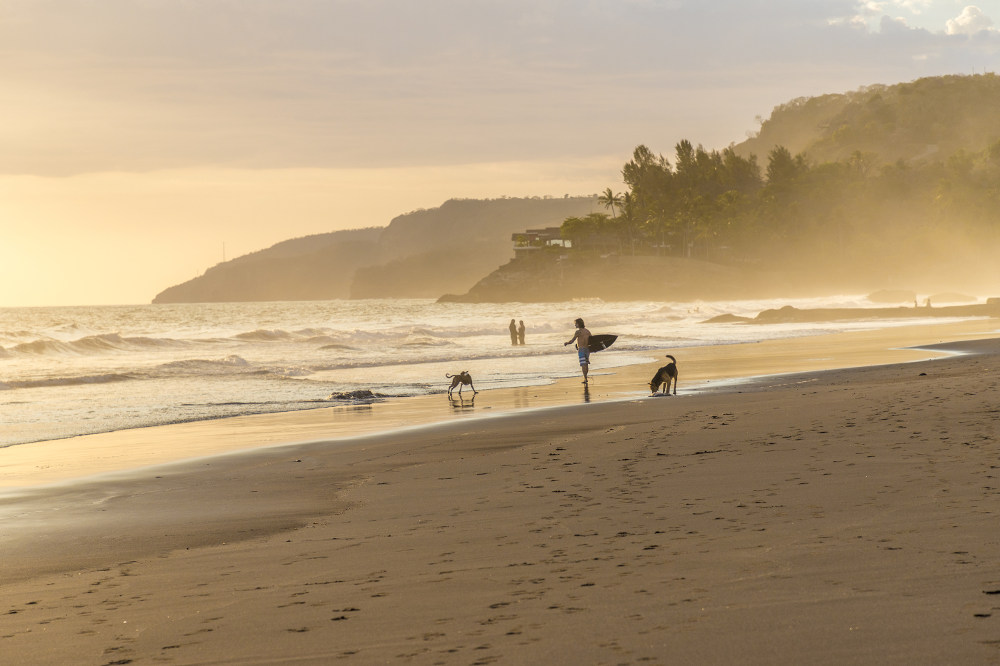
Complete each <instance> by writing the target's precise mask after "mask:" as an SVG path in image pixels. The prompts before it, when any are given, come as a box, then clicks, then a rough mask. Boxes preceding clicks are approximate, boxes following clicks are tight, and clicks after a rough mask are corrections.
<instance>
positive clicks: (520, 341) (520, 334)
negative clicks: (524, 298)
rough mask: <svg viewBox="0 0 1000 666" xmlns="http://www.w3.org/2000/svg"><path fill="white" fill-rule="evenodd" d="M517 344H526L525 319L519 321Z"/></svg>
mask: <svg viewBox="0 0 1000 666" xmlns="http://www.w3.org/2000/svg"><path fill="white" fill-rule="evenodd" d="M517 344H519V345H523V344H524V320H523V319H522V320H521V321H519V322H518V323H517Z"/></svg>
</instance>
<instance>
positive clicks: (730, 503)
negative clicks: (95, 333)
mask: <svg viewBox="0 0 1000 666" xmlns="http://www.w3.org/2000/svg"><path fill="white" fill-rule="evenodd" d="M932 328H933V331H928V330H924V331H908V332H905V333H904V332H901V331H896V332H895V333H896V340H897V341H900V340H906V339H916V338H919V339H922V340H923V345H924V346H925V347H928V348H929V349H927V350H926V351H922V352H917V353H915V352H913V351H912V350H899V352H898V353H896V352H892V353H888V354H887V353H886V352H885V351H884V350H883V351H881V352H877V351H876V350H877V349H878V345H879V344H882V343H884V338H883V337H882V336H881V334H880V332H867V333H865V334H861V335H851V334H848V335H846V336H843V337H841V336H839V335H838V338H837V339H836V340H834V339H833V338H831V337H829V336H823V338H822V341H821V340H820V339H818V338H816V339H813V343H814V344H813V345H811V346H810V345H805V344H804V343H799V344H802V346H801V347H798V348H796V347H797V345H792V347H791V348H788V347H781V346H779V345H773V346H756V345H755V346H754V347H753V351H755V352H758V353H757V354H756V355H755V356H754V359H755V361H754V362H753V363H748V364H745V365H743V366H741V369H742V370H743V371H746V372H751V371H754V370H756V369H758V368H759V367H760V365H761V364H764V365H766V364H770V366H771V367H776V364H777V363H778V362H779V361H781V362H786V361H788V362H790V361H793V360H794V361H795V363H796V364H797V366H798V367H800V368H801V367H802V366H807V365H815V366H824V367H811V368H804V369H801V370H800V371H798V372H794V373H787V372H786V373H781V374H773V373H772V374H770V375H767V376H763V377H762V376H756V378H755V379H754V380H753V381H750V382H747V383H745V384H741V385H739V386H735V387H733V386H730V387H726V388H725V389H723V390H719V391H711V390H709V391H695V392H691V393H689V394H688V395H684V390H685V389H684V387H685V383H684V378H685V376H686V375H685V374H684V368H685V365H683V364H684V363H685V361H688V363H691V364H692V365H697V364H702V363H704V364H706V368H705V369H704V372H705V373H706V374H711V373H712V372H716V371H718V372H721V371H722V370H723V369H726V368H730V369H731V368H732V363H731V361H732V359H733V358H734V356H733V355H735V354H738V353H739V352H741V351H746V349H745V348H744V349H742V350H741V349H737V348H729V349H715V350H706V351H705V352H704V354H705V356H704V358H701V359H699V360H697V361H695V360H694V356H695V355H694V354H690V355H689V354H687V353H685V355H684V356H682V357H679V361H680V362H681V363H682V365H681V369H682V374H681V395H679V396H678V398H680V399H662V398H660V399H655V400H654V399H647V398H645V397H642V396H640V397H636V398H635V399H630V398H628V397H625V398H622V399H606V400H596V401H593V402H592V403H591V404H589V405H584V404H582V401H581V400H579V394H580V387H579V386H566V387H563V388H562V389H561V390H562V391H563V392H564V393H565V394H566V396H569V395H572V396H575V397H576V398H577V404H573V405H565V404H564V405H563V406H560V407H554V408H552V409H544V410H522V411H513V412H511V413H509V414H506V415H505V416H504V418H500V419H489V420H484V419H466V418H457V419H452V420H450V421H448V422H446V423H439V424H436V425H433V426H430V427H418V428H413V429H410V430H407V431H406V432H381V433H372V434H369V435H365V436H363V437H359V438H354V439H343V440H331V439H321V438H320V439H316V440H314V441H311V442H308V443H300V444H288V445H281V446H269V447H268V446H265V447H260V448H256V449H253V450H242V451H239V452H232V453H229V454H223V453H220V454H219V455H215V456H214V457H204V456H202V457H195V458H192V459H188V460H186V461H182V462H175V463H172V464H169V465H159V466H156V467H150V468H143V469H136V468H134V467H126V468H124V469H123V470H122V471H121V472H118V473H114V474H108V475H105V476H103V477H100V478H91V479H86V480H77V481H73V482H66V483H59V484H54V485H49V486H46V487H34V488H27V489H21V490H18V491H16V492H15V491H10V492H7V493H4V494H3V495H2V496H0V580H2V581H3V583H0V600H2V601H3V603H4V604H5V605H6V608H2V609H0V648H2V649H3V650H4V653H5V654H9V655H16V656H17V657H16V658H17V661H18V663H22V664H49V663H70V662H72V663H94V664H107V663H127V662H133V663H147V662H150V661H164V662H168V663H179V664H193V663H220V664H221V663H247V662H251V661H253V662H257V663H281V662H287V661H289V660H294V661H296V662H302V663H308V664H321V663H330V662H332V661H339V660H344V661H346V662H348V663H350V662H352V661H353V662H355V663H384V662H393V661H402V662H412V663H444V664H462V663H470V662H481V663H635V662H640V661H643V662H652V663H733V662H735V661H739V662H740V663H746V664H768V663H775V661H781V662H787V663H792V662H796V663H798V662H802V663H816V664H843V663H899V664H903V663H907V664H909V663H921V664H923V663H927V664H931V663H969V664H979V663H982V664H986V663H992V662H993V661H995V660H996V658H997V656H998V652H997V650H998V647H997V646H998V645H1000V602H998V601H996V599H997V597H996V596H993V595H997V594H1000V577H998V575H997V571H996V567H995V562H996V553H997V549H998V548H1000V540H998V537H997V536H996V529H995V527H996V518H997V514H998V513H1000V490H998V483H1000V482H998V481H997V478H998V476H1000V470H998V465H997V462H996V456H995V446H994V444H995V441H996V440H995V437H996V432H997V424H998V421H997V415H996V395H998V391H1000V379H998V378H1000V336H998V335H996V332H995V331H994V332H993V334H992V335H988V336H985V335H982V334H981V333H982V332H977V331H976V329H975V327H971V326H970V327H960V328H959V329H955V328H948V329H947V331H945V330H943V329H940V328H938V327H932ZM932 332H933V336H931V337H928V333H932ZM872 336H874V337H872ZM932 338H933V339H932ZM938 338H957V341H955V340H938ZM786 342H787V341H786ZM834 343H837V344H834ZM818 350H823V351H825V354H824V355H823V356H822V357H818V356H817V355H816V351H818ZM764 352H768V353H764ZM928 353H931V354H932V355H934V356H935V358H933V359H931V360H923V361H916V362H910V361H913V360H914V358H915V357H916V356H918V355H919V354H923V355H924V356H925V357H926V355H927V354H928ZM710 357H711V359H714V360H712V364H709V360H710ZM863 358H875V359H882V360H885V359H887V358H892V359H894V360H893V361H890V362H888V363H882V364H869V365H860V366H857V365H855V366H850V365H849V366H844V367H841V368H839V369H827V368H826V367H825V366H831V365H836V364H837V363H841V364H843V363H847V362H848V361H851V362H856V361H857V360H858V359H863ZM688 359H691V360H688ZM709 367H711V368H716V370H710V369H709ZM640 373H641V374H640ZM645 374H646V373H645V369H642V368H640V369H636V370H634V371H633V372H632V373H631V376H626V377H621V376H620V375H619V374H615V375H608V376H607V377H605V378H604V379H601V380H600V381H601V382H604V383H608V384H611V383H615V385H616V386H619V387H623V388H622V390H631V387H632V386H633V384H632V383H631V382H633V381H634V380H636V379H639V378H640V377H643V378H644V377H645ZM688 374H696V373H694V372H693V371H692V372H689V373H688ZM748 376H749V375H748ZM611 377H615V378H618V379H616V380H615V382H611V381H610V378H611ZM706 381H709V382H710V383H711V382H712V381H717V380H715V379H711V378H710V379H707V380H706ZM607 393H608V394H611V393H612V391H611V389H610V388H609V389H608V390H607ZM644 393H645V392H644V391H643V394H644ZM560 395H561V394H556V395H555V397H556V398H559V396H560ZM566 396H563V397H566ZM259 430H260V428H259V425H253V426H245V428H244V434H248V435H254V436H256V435H257V434H259ZM133 434H135V433H133ZM175 435H176V433H175V434H174V435H171V436H172V437H173V436H175ZM234 436H238V429H237V433H234Z"/></svg>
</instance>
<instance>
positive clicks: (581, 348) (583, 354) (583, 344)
mask: <svg viewBox="0 0 1000 666" xmlns="http://www.w3.org/2000/svg"><path fill="white" fill-rule="evenodd" d="M575 323H576V333H574V334H573V337H572V338H570V339H569V342H564V343H563V347H565V346H566V345H570V344H573V343H574V342H576V348H577V356H578V357H579V359H580V370H581V371H583V383H584V384H586V383H587V371H588V370H590V347H588V346H587V345H588V343H589V342H590V331H589V330H587V327H586V326H584V325H583V319H580V318H577V320H576V322H575Z"/></svg>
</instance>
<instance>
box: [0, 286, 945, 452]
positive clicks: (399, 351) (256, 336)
mask: <svg viewBox="0 0 1000 666" xmlns="http://www.w3.org/2000/svg"><path fill="white" fill-rule="evenodd" d="M784 305H793V306H795V307H799V308H810V307H871V306H872V303H870V302H869V301H868V300H867V298H865V297H864V296H857V295H846V296H836V297H829V298H816V299H783V300H780V301H777V300H773V301H769V300H754V301H750V300H745V301H726V302H700V303H671V302H651V301H642V302H621V303H619V302H616V303H606V302H602V301H598V300H583V301H573V302H567V303H533V304H528V303H513V304H511V303H506V304H457V303H447V304H446V303H437V302H435V301H433V300H424V299H399V300H392V299H387V300H337V301H319V302H317V301H308V302H302V301H296V302H270V303H211V304H181V305H134V306H95V307H52V308H0V446H11V445H17V444H29V443H31V442H39V441H45V440H51V439H60V438H67V437H73V436H77V435H84V434H92V433H100V432H109V431H115V430H123V429H128V428H141V427H147V426H154V425H164V424H171V423H180V422H186V421H197V420H203V419H215V418H223V417H230V416H239V415H246V414H260V413H269V412H286V411H294V410H302V409H319V408H323V407H330V406H333V405H339V404H345V403H352V402H359V401H371V400H402V399H406V398H407V397H409V396H417V395H427V394H435V393H440V394H442V400H445V399H447V398H446V397H445V396H444V394H445V393H446V391H447V388H448V384H449V381H448V380H447V379H445V376H444V375H445V373H455V372H458V371H460V370H469V371H470V372H471V373H472V376H473V377H474V379H475V384H476V388H478V389H479V390H480V391H488V390H489V389H493V388H498V387H516V386H532V385H540V384H548V383H551V382H552V381H554V380H556V379H559V378H562V377H572V376H576V375H578V374H579V366H578V365H577V361H576V355H575V353H574V352H573V351H572V350H571V349H570V348H566V347H564V346H563V342H565V341H567V340H569V339H570V337H571V336H572V334H573V330H574V327H573V320H574V319H576V318H577V317H583V318H584V319H585V321H586V323H587V327H588V328H589V329H590V330H591V331H592V332H593V333H610V334H615V335H618V336H619V338H618V341H617V342H616V344H615V345H614V347H613V348H611V349H609V350H606V351H603V352H600V354H598V355H595V356H594V357H593V359H592V361H593V365H592V369H591V372H592V375H593V376H599V374H600V373H601V372H602V371H607V370H610V369H612V368H615V367H621V366H624V365H632V364H640V363H654V362H656V361H658V360H662V359H659V358H658V356H657V354H655V353H654V352H655V351H656V350H675V351H676V354H675V355H677V356H678V357H679V358H683V349H684V348H685V347H691V346H698V345H717V344H740V343H749V342H754V341H758V340H764V339H776V338H777V339H781V338H792V337H798V336H804V335H819V334H824V333H831V332H837V331H845V330H858V329H871V328H877V327H878V328H881V327H886V326H894V325H895V326H898V325H910V324H914V323H920V322H919V321H918V320H913V319H909V320H900V321H877V322H876V321H861V322H832V323H825V324H816V323H809V324H782V325H767V326H761V325H748V324H739V323H711V324H710V323H705V322H706V320H707V319H709V318H711V317H713V316H715V315H719V314H726V313H728V314H735V315H742V316H750V317H752V316H754V315H756V314H757V313H758V312H760V311H762V310H765V309H768V308H776V307H782V306H784ZM512 318H513V319H517V320H523V321H524V322H525V326H526V329H527V335H526V344H525V345H524V346H512V345H511V343H510V336H509V332H508V328H507V326H508V323H509V322H510V320H511V319H512ZM935 321H936V322H937V323H941V320H940V319H938V320H935ZM640 389H642V387H637V390H640ZM480 395H481V396H482V395H484V394H480Z"/></svg>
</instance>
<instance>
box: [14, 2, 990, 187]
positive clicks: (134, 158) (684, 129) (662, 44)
mask: <svg viewBox="0 0 1000 666" xmlns="http://www.w3.org/2000/svg"><path fill="white" fill-rule="evenodd" d="M904 4H906V5H907V6H909V7H911V8H912V9H913V10H914V11H915V10H916V9H917V8H918V5H919V4H922V0H919V1H918V0H909V1H908V2H905V3H901V2H900V1H899V0H897V3H896V4H895V5H894V4H892V3H890V2H874V1H872V2H867V3H859V2H857V1H855V0H812V1H810V2H801V0H719V1H718V2H712V3H705V2H701V1H695V0H668V1H662V0H660V1H657V0H631V1H629V2H622V1H621V0H588V2H580V1H579V0H546V1H544V2H538V1H537V0H481V1H478V2H468V1H467V0H422V2H419V3H415V2H410V1H408V0H365V1H361V0H101V2H93V1H92V0H47V1H46V2H38V1H37V0H3V2H0V77H2V80H3V81H4V86H3V90H2V91H0V104H2V105H3V108H4V123H2V124H0V145H3V146H4V150H3V151H0V173H36V174H45V175H55V174H58V175H67V174H75V173H85V172H94V171H109V170H119V171H133V172H134V171H148V170H155V169H165V168H185V167H210V166H222V167H227V168H255V169H268V168H293V167H294V168H351V167H385V166H412V165H418V164H428V165H441V164H462V163H474V162H497V161H509V160H530V159H543V160H544V159H562V158H579V157H586V156H588V155H607V154H614V153H619V152H623V151H624V152H626V153H627V152H628V151H629V150H630V149H631V147H632V146H633V145H634V144H635V143H639V142H644V143H651V144H661V145H666V146H667V147H668V150H669V146H672V145H673V144H674V143H675V142H676V141H677V140H679V139H681V138H690V139H691V140H693V141H695V142H704V143H705V145H706V146H710V147H721V146H724V145H726V144H727V143H729V142H730V141H738V140H740V139H741V138H742V137H743V136H744V133H745V132H746V131H747V130H748V129H751V128H752V126H753V118H754V117H755V116H756V115H758V114H760V115H767V114H768V113H769V112H770V110H771V108H772V107H773V106H775V105H777V104H780V103H783V102H785V101H787V100H788V99H790V98H793V97H799V96H807V95H817V94H823V93H828V92H841V91H843V90H849V89H854V88H857V87H859V86H862V85H868V84H871V83H894V82H897V81H900V80H911V79H914V78H917V77H919V76H927V75H934V74H942V73H953V72H955V71H966V70H967V66H966V64H965V63H967V62H968V61H969V60H976V61H978V62H982V61H984V60H985V58H984V57H983V54H988V55H992V54H994V53H995V52H996V48H997V41H996V40H992V41H991V40H983V39H978V40H956V39H953V38H950V37H949V36H948V35H945V34H944V33H943V32H941V33H939V34H938V33H933V34H932V33H931V32H929V31H927V30H925V29H912V28H910V27H909V25H908V24H904V23H901V22H900V21H898V20H895V19H893V18H890V19H889V20H888V21H886V22H883V23H882V25H883V26H884V27H882V29H881V30H880V29H878V26H879V23H878V22H879V21H880V20H882V17H884V16H886V12H887V11H889V10H893V11H895V10H897V9H899V8H900V7H902V6H903V5H904ZM859 7H860V8H861V9H863V10H864V11H865V12H866V13H865V15H864V16H865V20H867V21H868V22H869V23H868V25H869V26H870V27H869V28H868V29H865V30H861V29H858V27H859V24H858V23H857V22H854V23H852V19H853V18H854V17H857V16H859ZM963 16H966V14H964V13H963ZM974 18H975V19H976V20H977V21H980V22H982V20H983V19H984V18H985V17H979V18H977V17H975V16H973V15H971V14H969V15H968V19H967V20H965V19H962V17H959V19H955V20H956V21H959V23H958V24H956V25H961V26H964V27H971V26H972V25H973V23H972V20H973V19H974ZM960 19H961V20H965V21H966V22H964V23H962V22H961V21H960ZM941 23H942V24H943V19H942V20H941ZM989 34H991V35H992V34H995V32H990V33H989Z"/></svg>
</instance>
